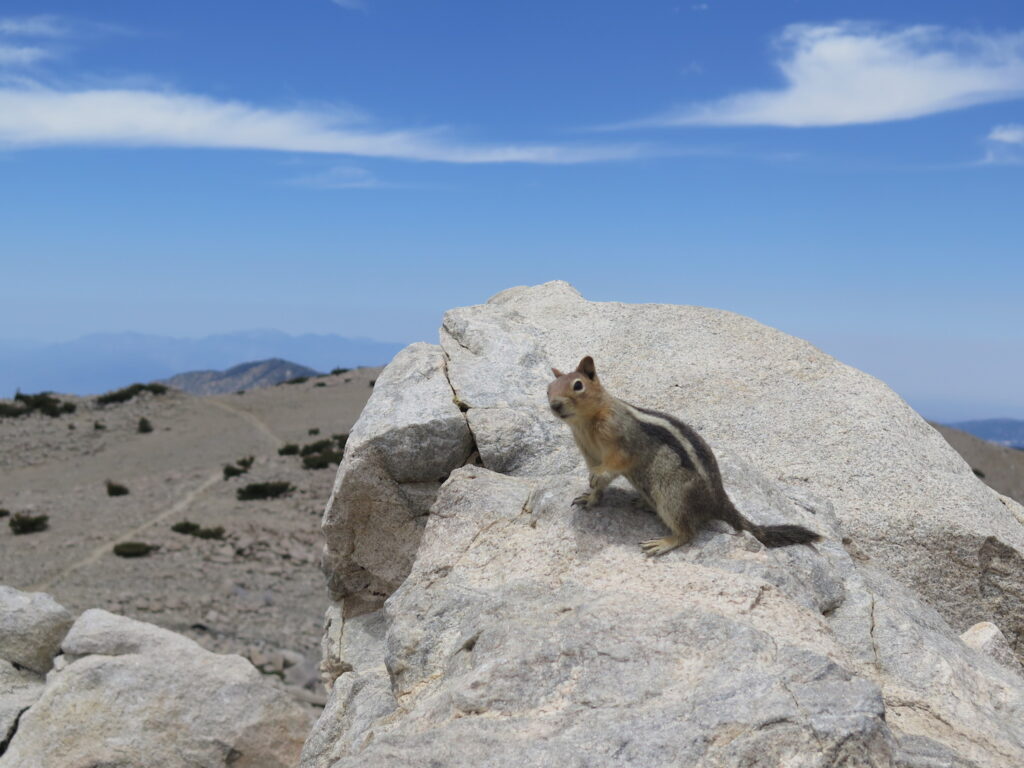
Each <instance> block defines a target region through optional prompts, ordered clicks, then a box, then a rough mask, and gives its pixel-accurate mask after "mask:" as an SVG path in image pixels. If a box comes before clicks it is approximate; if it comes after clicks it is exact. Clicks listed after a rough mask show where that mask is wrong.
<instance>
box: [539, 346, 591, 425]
mask: <svg viewBox="0 0 1024 768" xmlns="http://www.w3.org/2000/svg"><path fill="white" fill-rule="evenodd" d="M551 372H552V373H553V374H555V380H554V381H552V382H551V383H550V384H548V405H550V406H551V410H552V411H553V412H554V414H555V415H556V416H557V417H558V418H560V419H563V420H564V421H572V420H573V419H574V418H576V417H578V416H582V417H588V416H590V415H592V414H593V413H594V412H595V411H597V409H599V408H600V407H601V405H602V402H603V400H604V397H605V393H604V387H602V386H601V382H600V381H598V380H597V371H596V370H595V369H594V358H592V357H590V355H587V356H586V357H584V358H583V359H582V360H580V364H579V365H578V366H576V370H575V371H573V372H572V373H562V372H561V371H560V370H558V369H557V368H552V369H551Z"/></svg>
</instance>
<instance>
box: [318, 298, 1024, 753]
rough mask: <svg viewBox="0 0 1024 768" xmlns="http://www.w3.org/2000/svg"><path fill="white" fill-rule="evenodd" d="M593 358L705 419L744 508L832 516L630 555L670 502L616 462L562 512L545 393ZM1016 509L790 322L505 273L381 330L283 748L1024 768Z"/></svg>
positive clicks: (640, 389)
mask: <svg viewBox="0 0 1024 768" xmlns="http://www.w3.org/2000/svg"><path fill="white" fill-rule="evenodd" d="M584 354H591V355H593V356H594V357H595V359H596V360H597V363H598V372H599V375H600V376H601V377H602V379H603V381H604V383H605V385H606V386H607V387H608V388H609V389H610V390H611V391H612V392H613V393H615V394H618V395H619V396H622V397H624V398H625V399H627V400H632V401H635V402H637V403H640V404H643V405H646V406H650V407H654V408H658V409H660V410H665V411H669V412H672V413H674V414H676V415H679V416H680V417H682V418H683V419H684V420H686V421H688V422H689V423H691V424H692V425H693V426H694V427H695V428H696V429H697V430H698V431H700V432H701V433H702V434H703V435H704V436H705V437H706V438H707V439H708V441H709V442H710V443H711V445H712V446H713V448H714V449H715V451H716V454H717V455H718V456H719V459H720V463H721V465H722V469H723V474H724V477H725V484H726V488H727V489H728V491H729V493H730V495H731V496H732V498H733V500H734V501H735V503H736V505H737V506H738V507H739V508H740V509H741V510H742V511H743V512H744V514H746V515H747V516H749V517H751V518H753V519H754V520H755V521H756V522H760V523H776V522H783V521H790V522H797V523H800V524H803V525H807V526H809V527H812V528H814V529H815V530H818V531H819V532H821V533H822V534H823V535H824V540H823V541H822V542H821V543H820V544H819V545H817V546H816V547H790V548H786V549H782V550H765V549H764V548H763V547H762V546H761V545H760V544H759V543H758V542H757V541H756V540H754V539H753V538H752V537H750V536H749V535H748V534H740V535H736V534H734V533H733V532H731V531H729V530H726V529H725V528H722V529H717V528H712V529H708V530H705V531H703V532H702V533H701V534H700V535H699V536H698V537H697V539H696V540H695V541H694V542H692V543H691V544H690V545H688V546H687V547H684V548H683V549H681V550H678V551H676V552H673V553H670V554H669V555H666V556H665V557H663V558H659V559H654V560H651V559H646V558H644V557H643V556H642V555H641V554H640V551H639V548H638V547H637V542H638V541H639V540H641V539H644V538H649V537H652V536H656V535H660V531H661V530H662V527H661V523H660V522H659V521H658V520H657V519H656V518H655V517H653V516H652V515H651V514H650V513H648V512H644V511H641V510H638V509H636V508H634V506H633V505H632V504H631V499H632V498H633V496H634V494H633V493H632V491H630V490H629V489H628V487H627V486H625V484H621V485H620V484H619V483H617V484H616V485H615V486H613V489H612V492H610V493H609V494H608V496H607V498H606V501H605V502H604V503H603V504H602V505H601V506H600V507H598V508H596V509H594V510H590V511H583V510H579V509H574V508H572V507H571V505H570V502H571V499H572V498H573V496H575V494H576V493H578V492H579V490H580V488H581V487H582V486H583V485H584V484H585V472H584V468H583V466H582V461H581V459H580V458H579V456H578V454H577V452H576V449H575V447H574V445H573V444H572V440H571V437H570V435H569V432H568V430H567V429H565V427H564V426H563V425H561V424H559V423H557V422H556V421H555V420H554V419H553V418H552V417H551V416H550V414H549V412H548V409H547V406H546V402H545V399H544V391H545V387H546V384H547V382H548V380H549V379H550V373H549V368H550V367H551V366H558V367H562V368H565V367H566V366H569V365H572V364H574V363H575V361H576V360H578V359H579V358H580V357H581V356H582V355H584ZM1022 522H1024V511H1022V510H1021V507H1020V506H1019V505H1017V504H1016V503H1015V502H1013V501H1012V500H1010V499H1008V498H1006V497H1001V496H999V495H998V494H996V493H993V492H992V491H991V490H990V489H988V488H987V487H985V486H984V484H982V483H981V482H980V481H979V480H978V479H977V478H976V477H975V476H974V473H973V472H971V469H970V467H968V466H967V465H966V464H965V463H964V462H963V461H962V460H961V459H960V457H959V456H957V454H956V453H955V452H954V451H953V450H952V448H950V446H949V445H948V444H947V443H946V442H945V441H944V440H943V439H942V438H941V436H939V435H938V433H936V432H935V431H934V430H933V429H932V428H931V427H930V426H929V425H928V424H927V423H926V422H924V420H923V419H921V418H920V417H919V416H918V415H917V414H916V413H914V412H913V411H912V410H911V409H910V408H909V407H908V406H906V404H905V403H903V401H902V400H900V398H899V397H898V396H896V395H895V394H894V393H893V392H892V391H891V390H889V389H888V388H887V387H886V386H885V385H884V384H882V383H881V382H879V381H877V380H875V379H873V378H871V377H869V376H867V375H865V374H863V373H861V372H859V371H856V370H854V369H852V368H849V367H847V366H844V365H842V364H841V363H839V362H837V361H836V360H834V359H832V358H830V357H828V356H827V355H825V354H823V353H821V352H820V351H819V350H817V349H815V348H814V347H812V346H811V345H810V344H807V343H806V342H803V341H801V340H799V339H795V338H793V337H790V336H787V335H785V334H782V333H780V332H778V331H775V330H773V329H770V328H766V327H765V326H762V325H760V324H758V323H756V322H754V321H752V320H749V319H747V318H742V317H739V316H736V315H732V314H730V313H726V312H718V311H713V310H707V309H701V308H695V307H676V306H664V305H625V304H614V303H594V302H588V301H586V300H584V299H583V298H582V297H580V296H579V294H578V293H577V292H576V291H575V290H574V289H572V287H571V286H569V285H567V284H565V283H548V284H546V285H543V286H537V287H532V288H515V289H511V290H509V291H505V292H503V293H501V294H498V295H497V296H495V297H494V298H492V299H491V300H490V301H489V302H488V303H487V304H485V305H481V306H476V307H466V308H460V309H455V310H452V311H450V312H448V313H447V314H446V315H445V318H444V323H443V326H442V330H441V345H440V346H434V345H426V344H420V345H413V346H411V347H409V348H407V349H406V350H404V351H403V352H402V353H400V354H399V355H398V356H397V357H396V358H395V360H394V361H393V362H392V364H391V365H390V366H388V368H387V369H386V370H385V371H384V372H383V373H382V374H381V376H380V378H379V379H378V382H377V386H376V389H375V392H374V394H373V396H372V397H371V399H370V402H369V403H368V405H367V407H366V408H365V410H364V412H363V414H362V416H361V417H360V420H359V422H358V423H357V424H356V425H355V427H354V428H353V430H352V434H351V437H350V440H349V444H348V448H347V450H346V455H345V458H344V461H343V463H342V465H341V467H340V469H339V472H338V476H337V478H336V481H335V485H334V490H333V493H332V496H331V500H330V501H329V503H328V507H327V510H326V512H325V515H324V520H323V530H324V534H325V537H326V546H325V555H324V566H325V571H326V575H327V578H328V583H329V586H330V591H331V595H332V598H333V602H332V605H331V607H330V608H329V610H328V614H327V625H326V630H325V634H324V669H325V672H326V674H327V676H328V678H329V679H331V680H333V685H332V689H331V696H330V699H329V701H328V705H327V708H326V710H325V711H324V714H323V715H322V716H321V718H320V720H319V722H318V724H317V726H316V727H315V728H314V730H313V732H312V734H311V735H310V737H309V739H308V740H307V742H306V745H305V748H304V752H303V759H302V765H303V766H306V767H307V768H312V767H313V766H316V767H317V768H320V767H321V766H332V767H333V766H339V767H340V766H348V765H353V766H354V765H360V766H375V765H380V766H385V765H396V764H408V765H429V764H440V765H446V766H458V765H466V766H471V765H472V766H476V765H484V764H486V765H493V766H501V765H510V766H511V765H517V766H518V765H522V764H527V765H565V766H584V765H586V766H603V765H609V766H611V765H638V766H640V765H642V766H658V765H700V766H737V765H750V766H760V765H794V766H795V765H799V766H840V765H842V766H847V767H849V766H901V767H903V768H939V767H942V766H948V767H949V768H953V767H957V768H966V767H967V766H978V767H991V768H1003V766H1007V765H1015V764H1024V680H1022V679H1021V677H1020V676H1019V667H1018V666H1017V664H1018V662H1019V654H1020V651H1021V648H1022V642H1024V625H1022V624H1021V621H1022V618H1021V617H1022V616H1024V611H1022V607H1024V606H1022V604H1021V597H1020V596H1021V595H1022V594H1024V569H1022V568H1021V567H1020V566H1021V556H1022V553H1024V526H1022ZM986 621H987V622H991V623H993V624H994V625H996V627H997V628H998V629H997V630H996V631H997V632H998V630H1000V629H1001V630H1002V634H1005V640H1006V641H1007V642H1006V643H1003V644H1000V643H999V642H997V641H996V640H997V639H996V640H993V639H992V638H993V637H994V635H993V633H992V632H991V631H989V630H984V631H983V630H978V629H977V628H975V629H973V630H972V629H971V628H972V627H974V625H976V624H978V623H979V622H986ZM968 630H971V631H968ZM960 633H966V637H965V640H961V639H960V637H959V635H960ZM967 641H969V642H967ZM997 647H998V648H999V650H998V651H996V650H995V649H996V648H997ZM979 649H980V650H979ZM989 653H992V655H988V654H989ZM1007 654H1008V655H1007Z"/></svg>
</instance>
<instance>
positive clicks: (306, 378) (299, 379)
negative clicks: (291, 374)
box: [285, 376, 309, 384]
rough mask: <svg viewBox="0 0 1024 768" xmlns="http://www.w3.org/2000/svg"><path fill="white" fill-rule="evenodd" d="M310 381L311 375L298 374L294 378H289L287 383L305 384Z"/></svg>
mask: <svg viewBox="0 0 1024 768" xmlns="http://www.w3.org/2000/svg"><path fill="white" fill-rule="evenodd" d="M307 381H309V376H296V377H295V378H294V379H288V381H286V382H285V384H305V383H306V382H307Z"/></svg>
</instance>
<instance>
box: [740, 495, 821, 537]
mask: <svg viewBox="0 0 1024 768" xmlns="http://www.w3.org/2000/svg"><path fill="white" fill-rule="evenodd" d="M722 506H723V509H722V514H721V518H722V520H725V522H727V523H728V524H729V525H731V526H732V527H733V528H735V529H736V530H738V531H740V530H742V531H750V533H751V534H753V536H754V538H755V539H757V540H758V541H760V542H761V543H762V544H764V545H765V546H766V547H788V546H789V545H790V544H811V543H813V542H815V541H820V540H821V535H820V534H818V533H815V532H814V531H812V530H811V529H809V528H804V527H803V526H802V525H790V524H785V525H756V524H755V523H752V522H750V521H749V520H747V518H745V517H744V516H743V515H741V514H740V511H739V510H738V509H736V507H734V506H733V504H732V502H731V501H729V500H728V499H726V500H725V504H723V505H722Z"/></svg>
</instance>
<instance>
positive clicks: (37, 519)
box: [9, 512, 50, 536]
mask: <svg viewBox="0 0 1024 768" xmlns="http://www.w3.org/2000/svg"><path fill="white" fill-rule="evenodd" d="M49 521H50V516H49V515H30V514H28V513H26V512H18V513H17V514H16V515H14V516H13V517H12V518H11V521H10V523H9V525H10V526H11V530H12V531H14V534H15V535H16V536H20V535H21V534H23V533H38V532H39V531H45V530H46V529H47V528H49V527H50V522H49Z"/></svg>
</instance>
